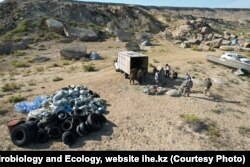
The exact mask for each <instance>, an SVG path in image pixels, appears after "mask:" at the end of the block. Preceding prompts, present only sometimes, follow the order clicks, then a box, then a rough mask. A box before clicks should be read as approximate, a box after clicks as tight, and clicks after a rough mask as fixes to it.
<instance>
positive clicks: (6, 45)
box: [0, 40, 29, 55]
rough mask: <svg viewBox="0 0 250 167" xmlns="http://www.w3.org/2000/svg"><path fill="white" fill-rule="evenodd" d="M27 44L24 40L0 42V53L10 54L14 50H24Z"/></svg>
mask: <svg viewBox="0 0 250 167" xmlns="http://www.w3.org/2000/svg"><path fill="white" fill-rule="evenodd" d="M28 47H29V46H28V44H27V43H26V42H22V41H21V42H16V43H15V42H13V41H11V40H8V41H4V42H2V43H0V55H3V54H11V53H12V52H14V51H16V50H25V49H27V48H28Z"/></svg>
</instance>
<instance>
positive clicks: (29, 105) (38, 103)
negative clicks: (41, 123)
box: [15, 96, 46, 113]
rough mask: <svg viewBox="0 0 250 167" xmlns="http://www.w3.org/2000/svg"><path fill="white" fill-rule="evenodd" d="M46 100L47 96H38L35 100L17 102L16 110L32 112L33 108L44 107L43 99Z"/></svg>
mask: <svg viewBox="0 0 250 167" xmlns="http://www.w3.org/2000/svg"><path fill="white" fill-rule="evenodd" d="M44 100H46V97H43V96H37V97H36V98H35V99H34V101H32V102H28V101H22V102H20V103H16V104H15V110H16V111H17V112H28V113H29V112H31V111H33V110H37V109H39V108H41V107H42V103H43V101H44Z"/></svg>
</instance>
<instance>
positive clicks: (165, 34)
mask: <svg viewBox="0 0 250 167" xmlns="http://www.w3.org/2000/svg"><path fill="white" fill-rule="evenodd" d="M164 37H165V38H166V39H167V40H171V39H172V38H173V34H172V32H170V31H168V30H165V32H164Z"/></svg>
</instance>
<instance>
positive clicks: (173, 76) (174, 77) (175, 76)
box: [172, 70, 178, 79]
mask: <svg viewBox="0 0 250 167" xmlns="http://www.w3.org/2000/svg"><path fill="white" fill-rule="evenodd" d="M172 78H173V79H177V78H178V73H177V72H176V71H174V70H173V72H172Z"/></svg>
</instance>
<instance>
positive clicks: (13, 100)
mask: <svg viewBox="0 0 250 167" xmlns="http://www.w3.org/2000/svg"><path fill="white" fill-rule="evenodd" d="M24 100H26V98H24V97H21V95H18V96H11V97H9V98H8V101H9V102H10V103H18V102H21V101H24Z"/></svg>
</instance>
